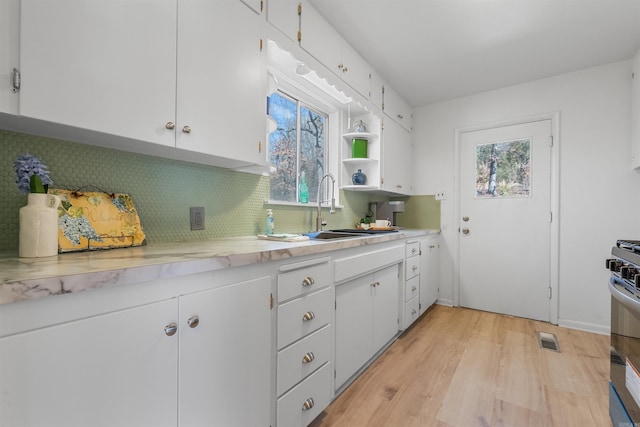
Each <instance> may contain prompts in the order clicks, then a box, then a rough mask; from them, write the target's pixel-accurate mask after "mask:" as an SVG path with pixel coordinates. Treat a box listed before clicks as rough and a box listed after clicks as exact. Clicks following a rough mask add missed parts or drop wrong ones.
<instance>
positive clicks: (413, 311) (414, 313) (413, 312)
mask: <svg viewBox="0 0 640 427" xmlns="http://www.w3.org/2000/svg"><path fill="white" fill-rule="evenodd" d="M411 315H412V316H415V315H416V309H415V308H414V309H413V310H411Z"/></svg>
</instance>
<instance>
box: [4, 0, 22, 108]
mask: <svg viewBox="0 0 640 427" xmlns="http://www.w3.org/2000/svg"><path fill="white" fill-rule="evenodd" d="M19 36H20V5H19V2H18V0H2V1H0V113H10V114H17V113H18V93H17V92H16V91H15V89H14V85H16V86H18V85H19V80H18V75H14V71H13V70H14V69H15V70H16V72H17V70H18V69H19V68H20V57H19V54H18V49H19V43H18V40H19Z"/></svg>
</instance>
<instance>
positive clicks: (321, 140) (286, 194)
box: [267, 92, 327, 203]
mask: <svg viewBox="0 0 640 427" xmlns="http://www.w3.org/2000/svg"><path fill="white" fill-rule="evenodd" d="M267 105H268V114H269V116H271V118H273V119H274V120H275V122H276V123H277V129H276V130H275V131H273V132H272V133H271V134H270V135H269V157H270V161H271V163H272V164H273V165H274V166H275V168H276V172H275V173H274V174H272V175H271V191H270V198H271V200H278V201H285V202H297V201H299V190H298V185H299V183H300V179H299V178H300V176H301V174H302V172H304V173H305V176H306V181H307V185H308V187H309V203H315V202H316V201H317V200H316V198H317V189H318V182H319V181H320V179H321V178H322V176H323V175H324V173H325V170H326V165H325V161H326V158H327V156H326V144H325V128H326V124H327V116H326V115H325V114H322V113H320V112H317V111H314V110H313V109H311V108H309V107H308V106H305V105H303V104H302V103H301V102H300V101H298V100H296V99H294V98H292V97H289V96H287V95H285V94H283V93H280V92H276V93H274V94H272V95H271V96H269V97H268V98H267ZM323 194H324V191H322V192H321V197H323Z"/></svg>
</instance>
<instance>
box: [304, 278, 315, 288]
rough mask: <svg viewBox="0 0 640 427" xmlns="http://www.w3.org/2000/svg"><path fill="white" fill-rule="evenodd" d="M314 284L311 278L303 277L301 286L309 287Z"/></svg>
mask: <svg viewBox="0 0 640 427" xmlns="http://www.w3.org/2000/svg"><path fill="white" fill-rule="evenodd" d="M314 283H315V280H313V277H309V276H307V277H305V278H304V280H303V281H302V286H311V285H313V284H314Z"/></svg>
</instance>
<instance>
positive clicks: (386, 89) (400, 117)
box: [382, 85, 412, 132]
mask: <svg viewBox="0 0 640 427" xmlns="http://www.w3.org/2000/svg"><path fill="white" fill-rule="evenodd" d="M382 96H383V99H382V105H383V110H384V113H385V114H386V115H387V116H388V117H389V118H391V119H392V120H393V121H395V122H396V123H398V124H399V125H400V126H402V127H403V128H405V129H406V130H408V131H409V132H411V129H412V123H411V121H412V119H411V107H410V106H409V104H407V103H406V102H405V100H404V99H402V98H401V97H400V95H399V94H398V92H396V91H395V90H394V89H393V88H392V87H390V86H389V85H384V86H383V91H382Z"/></svg>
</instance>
